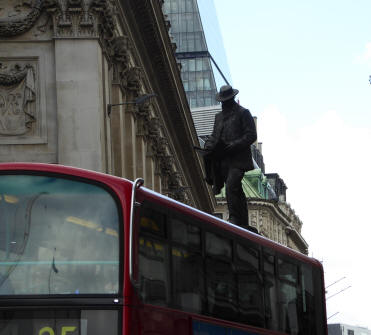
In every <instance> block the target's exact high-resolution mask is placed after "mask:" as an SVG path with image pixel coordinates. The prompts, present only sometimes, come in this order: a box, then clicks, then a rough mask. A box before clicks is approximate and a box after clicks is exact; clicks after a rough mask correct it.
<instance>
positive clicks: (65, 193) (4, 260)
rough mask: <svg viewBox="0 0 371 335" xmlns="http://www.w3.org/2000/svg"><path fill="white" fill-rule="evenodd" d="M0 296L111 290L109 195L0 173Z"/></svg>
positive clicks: (115, 261) (113, 213)
mask: <svg viewBox="0 0 371 335" xmlns="http://www.w3.org/2000/svg"><path fill="white" fill-rule="evenodd" d="M0 213H1V214H0V215H1V223H2V224H1V225H0V294H1V295H15V294H17V295H20V294H22V295H30V294H33V295H40V294H92V293H94V294H96V293H98V294H104V293H105V294H114V293H117V292H118V289H119V284H118V283H119V271H118V269H119V239H118V237H119V213H118V208H117V206H116V203H115V201H114V199H113V198H112V196H111V194H110V193H108V192H107V191H106V190H105V189H103V188H101V187H98V186H96V185H92V184H89V183H85V182H80V181H75V180H69V179H64V178H55V177H46V176H45V177H44V176H31V175H0Z"/></svg>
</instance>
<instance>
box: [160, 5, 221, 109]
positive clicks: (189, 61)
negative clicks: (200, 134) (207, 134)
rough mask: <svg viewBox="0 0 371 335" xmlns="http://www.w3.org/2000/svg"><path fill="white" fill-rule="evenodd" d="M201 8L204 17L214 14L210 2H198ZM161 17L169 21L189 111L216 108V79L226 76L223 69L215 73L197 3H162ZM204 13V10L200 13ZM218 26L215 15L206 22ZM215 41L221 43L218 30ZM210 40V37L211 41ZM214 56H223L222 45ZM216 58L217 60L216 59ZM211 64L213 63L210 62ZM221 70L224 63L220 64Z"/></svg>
mask: <svg viewBox="0 0 371 335" xmlns="http://www.w3.org/2000/svg"><path fill="white" fill-rule="evenodd" d="M200 2H202V4H203V6H202V8H203V9H205V6H206V8H207V9H208V13H209V14H208V15H210V13H211V14H212V13H215V8H214V4H213V2H212V1H210V0H207V1H204V0H203V1H200ZM163 11H164V14H165V15H166V17H167V19H168V20H169V21H170V24H171V27H170V35H171V37H172V38H173V39H174V43H175V44H176V47H177V48H176V51H175V56H176V58H177V59H178V61H179V62H180V64H181V76H182V81H183V85H184V89H185V91H186V94H187V98H188V102H189V106H190V107H191V109H193V108H196V107H207V106H214V105H218V103H217V101H216V100H215V94H216V92H217V86H216V80H215V79H216V78H215V77H216V76H219V75H220V74H219V73H220V72H222V73H223V75H224V72H225V73H227V75H228V70H227V69H226V68H224V69H220V72H219V71H217V70H218V69H217V68H218V65H213V64H217V63H216V62H215V60H214V58H213V55H212V54H211V53H210V52H209V49H208V46H207V43H206V37H205V32H204V29H203V24H202V21H201V16H200V10H199V6H198V4H197V0H165V2H164V6H163ZM204 12H206V9H205V10H204ZM206 22H208V23H211V22H212V23H213V24H214V27H215V26H217V25H218V22H217V18H216V15H213V17H210V18H208V20H207V21H206ZM214 37H215V39H218V40H219V41H221V36H220V33H219V32H218V31H216V34H214ZM213 40H214V38H213ZM218 49H219V52H218V54H219V55H220V54H223V53H224V50H223V45H222V44H218ZM219 58H220V57H219ZM214 62H215V63H214ZM223 65H224V67H225V66H226V62H223Z"/></svg>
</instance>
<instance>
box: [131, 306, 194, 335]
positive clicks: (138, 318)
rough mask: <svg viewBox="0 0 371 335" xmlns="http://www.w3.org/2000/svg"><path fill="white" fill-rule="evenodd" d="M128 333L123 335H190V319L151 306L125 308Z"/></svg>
mask: <svg viewBox="0 0 371 335" xmlns="http://www.w3.org/2000/svg"><path fill="white" fill-rule="evenodd" d="M127 308H128V309H129V310H130V311H129V314H130V321H129V323H130V326H129V328H130V329H129V333H127V334H126V333H125V334H124V335H129V334H130V335H174V334H175V335H191V334H192V329H191V318H190V317H189V316H188V315H186V314H182V313H178V312H175V311H174V312H172V311H168V310H166V311H164V310H162V309H159V308H156V307H151V306H140V307H131V306H130V307H127Z"/></svg>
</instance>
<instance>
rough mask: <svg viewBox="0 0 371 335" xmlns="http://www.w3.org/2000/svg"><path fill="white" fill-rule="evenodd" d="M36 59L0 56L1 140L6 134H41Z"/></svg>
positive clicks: (9, 135)
mask: <svg viewBox="0 0 371 335" xmlns="http://www.w3.org/2000/svg"><path fill="white" fill-rule="evenodd" d="M37 86H38V83H37V64H36V61H35V60H32V61H31V60H30V61H27V60H22V61H20V60H13V61H12V60H4V59H1V58H0V142H1V140H2V139H4V137H6V138H8V137H14V136H23V137H24V136H40V133H39V131H38V127H37V123H39V122H40V121H41V120H39V119H40V118H41V117H40V115H41V114H40V113H39V112H38V105H39V104H38V100H37V98H38V96H37V92H38V90H37Z"/></svg>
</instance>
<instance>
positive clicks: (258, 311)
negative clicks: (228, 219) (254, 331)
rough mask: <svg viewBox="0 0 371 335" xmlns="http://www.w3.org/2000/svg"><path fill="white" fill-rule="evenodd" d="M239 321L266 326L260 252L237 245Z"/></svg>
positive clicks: (249, 247)
mask: <svg viewBox="0 0 371 335" xmlns="http://www.w3.org/2000/svg"><path fill="white" fill-rule="evenodd" d="M236 251H237V262H236V269H237V271H236V272H237V273H236V275H237V283H238V306H239V321H240V322H243V323H246V324H250V325H253V326H260V327H262V326H264V308H263V306H264V305H263V277H262V275H261V274H260V272H259V263H260V257H259V251H258V250H256V249H255V248H253V247H252V246H247V245H245V246H243V245H241V244H240V243H237V247H236Z"/></svg>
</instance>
